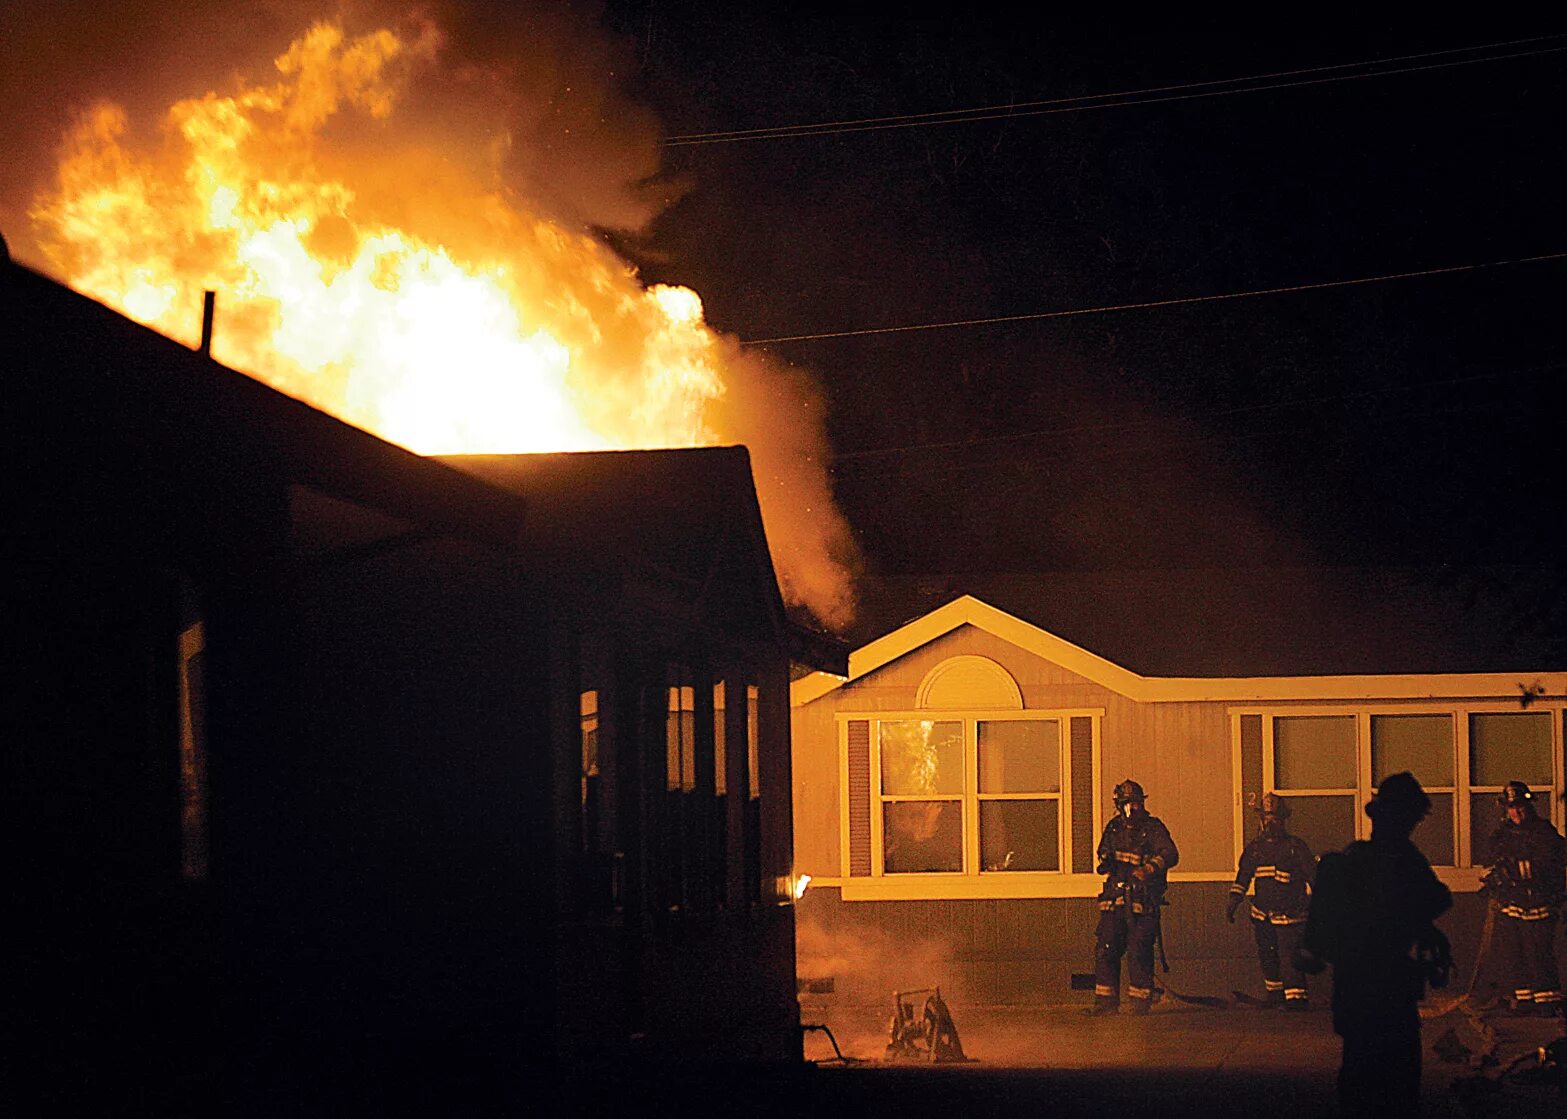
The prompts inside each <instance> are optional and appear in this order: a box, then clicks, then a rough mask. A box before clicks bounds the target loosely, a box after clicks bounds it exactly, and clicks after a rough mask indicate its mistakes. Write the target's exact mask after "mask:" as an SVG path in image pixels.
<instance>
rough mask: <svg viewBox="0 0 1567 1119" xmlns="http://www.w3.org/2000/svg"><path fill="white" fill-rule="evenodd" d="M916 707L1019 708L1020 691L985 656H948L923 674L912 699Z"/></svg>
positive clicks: (1015, 682)
mask: <svg viewBox="0 0 1567 1119" xmlns="http://www.w3.org/2000/svg"><path fill="white" fill-rule="evenodd" d="M914 702H915V704H916V706H919V707H922V708H924V707H940V708H982V709H985V710H991V711H994V710H1012V711H1021V710H1022V709H1023V692H1022V689H1020V688H1019V687H1018V686H1017V681H1016V680H1014V679H1012V674H1011V673H1010V672H1008V671H1007V670H1006V669H1004V668H1002V667H1001V666H1000V665H999V664H997V663H996V662H995V661H993V660H991V659H990V658H989V657H978V656H973V655H965V656H961V657H949V658H948V659H947V660H944V661H942V662H941V663H940V664H938V665H937V666H936V667H935V668H933V669H931V670H930V671H929V672H928V673H926V674H925V679H924V680H922V681H920V687H919V692H918V693H917V695H916V697H915V700H914Z"/></svg>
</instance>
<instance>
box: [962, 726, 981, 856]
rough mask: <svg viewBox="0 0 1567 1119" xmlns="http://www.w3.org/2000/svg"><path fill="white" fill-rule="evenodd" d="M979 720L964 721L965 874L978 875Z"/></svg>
mask: <svg viewBox="0 0 1567 1119" xmlns="http://www.w3.org/2000/svg"><path fill="white" fill-rule="evenodd" d="M979 868H980V862H979V720H978V719H964V720H963V873H964V874H978V873H979Z"/></svg>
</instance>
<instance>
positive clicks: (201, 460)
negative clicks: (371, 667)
mask: <svg viewBox="0 0 1567 1119" xmlns="http://www.w3.org/2000/svg"><path fill="white" fill-rule="evenodd" d="M0 304H3V305H4V307H5V313H6V316H7V317H6V321H5V323H4V328H3V330H0V354H3V357H4V361H3V363H0V364H3V366H4V368H5V371H6V389H7V394H8V400H7V412H8V413H9V414H10V418H11V420H12V422H13V423H17V424H24V425H28V428H29V430H30V432H31V434H32V437H33V441H34V445H35V446H37V447H38V448H40V451H41V454H40V460H41V461H39V462H38V463H37V464H36V468H37V469H39V470H43V471H50V470H52V471H54V472H55V475H54V476H53V477H44V476H40V477H36V478H29V479H27V480H26V484H27V485H29V486H30V487H31V488H33V490H34V491H35V493H37V495H38V496H39V499H40V506H39V508H40V510H44V509H45V508H46V506H47V498H46V493H45V491H47V489H48V488H49V487H50V485H51V484H52V483H58V482H59V480H60V475H61V474H62V473H63V472H64V471H65V470H66V469H67V468H68V467H69V465H70V464H71V463H72V462H80V461H82V460H83V456H82V454H81V452H82V450H83V449H84V448H89V447H94V446H101V445H103V444H104V443H106V442H107V443H112V444H113V445H114V446H117V447H121V448H124V449H125V450H126V451H127V452H129V453H134V454H137V455H140V456H142V457H144V458H147V459H148V460H156V461H157V462H158V463H159V464H160V469H163V470H165V471H167V472H168V473H169V474H170V476H171V477H178V476H181V475H180V472H182V471H183V472H184V473H183V476H187V477H188V476H195V475H201V474H205V475H214V476H219V477H223V478H228V479H232V480H235V481H236V482H237V483H239V484H241V485H242V484H243V480H244V479H245V478H246V477H248V476H258V475H261V474H262V473H264V472H265V473H267V474H269V475H271V476H274V477H276V478H277V479H278V480H280V481H283V482H288V483H295V484H298V485H301V486H308V487H311V488H313V489H315V490H317V491H319V492H320V493H323V494H326V495H328V496H329V497H332V498H336V499H338V500H340V501H345V502H352V503H354V504H356V505H359V506H361V507H365V508H371V509H376V510H379V511H380V512H382V513H385V514H387V515H389V516H391V517H394V518H397V519H398V520H400V521H403V522H406V523H408V524H411V525H413V526H415V527H417V528H419V529H422V530H434V531H437V532H441V533H445V534H450V535H453V536H457V537H460V538H468V539H473V540H476V541H478V542H481V543H486V544H490V545H493V546H497V547H502V548H512V547H516V546H517V544H518V542H519V538H520V535H521V533H522V530H523V524H524V503H523V502H522V501H520V500H519V499H518V498H517V497H516V496H514V495H513V494H509V493H506V492H504V491H502V490H498V489H495V488H493V487H491V486H487V485H485V484H483V483H482V482H479V481H477V480H475V479H474V478H472V477H470V476H468V475H466V474H463V473H461V472H460V471H457V470H454V469H452V468H451V467H449V466H446V465H444V464H442V463H439V462H434V461H432V460H430V459H426V458H423V457H421V456H419V455H416V454H413V453H412V452H410V451H407V450H404V449H403V448H401V447H398V446H395V445H393V444H391V443H388V442H386V441H385V440H383V439H380V438H378V437H376V436H374V435H371V434H370V433H368V432H365V431H362V430H360V429H359V428H356V427H353V426H352V425H350V424H347V423H344V422H342V421H341V420H338V419H335V418H334V417H332V416H329V415H327V414H326V413H324V412H321V411H318V410H317V409H315V408H312V407H311V406H309V405H308V404H305V403H304V402H302V401H299V400H295V399H294V398H292V397H290V396H287V395H285V394H284V393H281V392H279V391H277V390H276V389H273V388H271V387H270V386H268V385H265V384H262V383H261V382H260V381H257V380H255V379H253V378H251V377H248V376H246V375H245V374H243V373H240V372H237V371H236V370H233V369H230V368H228V367H227V366H224V365H221V364H219V363H218V362H216V361H214V360H212V359H211V358H210V357H209V356H207V355H206V354H203V353H200V352H197V351H194V350H191V349H188V348H187V347H185V346H183V345H181V344H180V343H178V342H175V341H174V340H172V339H170V338H167V337H165V336H164V335H161V334H159V333H157V332H156V331H153V330H150V329H148V328H146V327H144V326H141V325H140V324H138V323H135V322H133V321H131V320H130V319H128V318H126V317H124V316H123V315H121V314H119V313H118V312H115V311H113V310H110V309H109V308H108V307H105V306H103V305H102V304H100V303H97V302H95V301H94V300H92V299H89V298H87V297H86V296H83V295H80V294H78V293H76V292H74V291H72V290H70V289H69V288H67V287H65V286H64V285H62V284H59V283H57V282H55V281H53V280H51V279H48V278H46V277H44V276H42V275H39V274H38V273H36V272H33V271H31V270H30V269H28V268H25V267H23V266H22V265H19V264H15V263H11V262H8V261H5V260H4V259H3V258H0ZM219 314H220V315H221V308H220V309H219ZM44 461H52V463H53V465H51V466H48V467H46V466H44V465H43V462H44ZM101 468H103V464H100V465H99V466H98V467H94V469H101ZM108 480H109V479H107V478H106V479H105V481H108Z"/></svg>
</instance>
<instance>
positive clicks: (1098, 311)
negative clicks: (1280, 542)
mask: <svg viewBox="0 0 1567 1119" xmlns="http://www.w3.org/2000/svg"><path fill="white" fill-rule="evenodd" d="M1564 259H1567V252H1557V253H1541V254H1540V255H1538V256H1524V257H1517V258H1515V259H1512V260H1488V261H1484V262H1482V263H1479V264H1454V265H1450V266H1448V267H1445V268H1423V269H1420V270H1418V271H1413V272H1388V273H1384V274H1383V275H1380V276H1357V277H1355V278H1353V279H1349V280H1322V281H1320V282H1317V283H1310V284H1287V285H1285V286H1283V287H1274V288H1254V289H1252V290H1249V291H1227V292H1219V293H1216V294H1214V295H1189V296H1183V297H1181V298H1178V299H1151V300H1147V301H1145V302H1142V303H1115V304H1109V305H1106V306H1102V307H1074V308H1072V309H1070V310H1065V311H1032V312H1029V313H1027V314H1022V315H993V316H990V317H988V318H978V319H952V320H949V321H946V322H928V323H910V324H907V325H904V326H875V327H866V328H863V329H860V330H829V331H821V332H819V333H815V334H783V335H778V336H777V337H773V338H746V339H742V340H741V342H740V344H741V345H742V346H770V345H775V344H777V343H780V342H811V341H817V340H821V339H828V338H860V337H866V336H869V335H875V334H907V333H910V332H913V331H917V330H952V329H956V328H957V327H963V326H996V325H999V324H1001V323H1013V322H1038V321H1040V320H1043V319H1067V318H1076V317H1079V316H1083V315H1106V314H1111V313H1114V312H1119V311H1147V310H1152V309H1155V308H1159V307H1184V306H1188V305H1190V304H1193V303H1221V302H1226V301H1228V300H1234V299H1255V298H1257V297H1258V296H1263V295H1287V294H1289V293H1291V292H1300V291H1324V290H1327V289H1329V288H1345V287H1357V286H1360V285H1364V284H1380V283H1386V282H1387V281H1389V280H1413V279H1419V278H1421V277H1424V276H1449V275H1453V274H1455V273H1459V272H1478V271H1482V270H1484V269H1488V268H1504V267H1509V266H1511V265H1515V264H1539V263H1542V262H1545V261H1553V260H1564Z"/></svg>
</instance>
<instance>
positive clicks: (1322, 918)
mask: <svg viewBox="0 0 1567 1119" xmlns="http://www.w3.org/2000/svg"><path fill="white" fill-rule="evenodd" d="M1430 810H1431V800H1430V798H1429V797H1427V796H1426V794H1425V790H1424V789H1422V788H1421V787H1420V782H1418V781H1416V780H1415V778H1414V776H1413V775H1412V774H1409V773H1395V774H1394V775H1393V776H1391V777H1389V778H1387V779H1386V780H1385V781H1383V782H1382V785H1381V787H1380V788H1379V789H1378V790H1377V792H1376V795H1375V796H1374V797H1372V799H1371V802H1370V803H1369V804H1367V805H1366V815H1368V816H1370V817H1371V839H1370V840H1369V841H1364V840H1361V841H1357V842H1354V843H1351V844H1350V845H1349V846H1348V847H1346V848H1345V849H1344V850H1343V851H1342V852H1337V853H1330V854H1327V855H1324V856H1323V857H1322V862H1321V865H1320V866H1319V867H1318V868H1317V881H1316V887H1315V889H1314V891H1313V893H1312V899H1311V912H1310V915H1309V917H1308V919H1307V922H1306V936H1305V944H1304V946H1303V947H1302V949H1301V954H1300V964H1301V968H1302V970H1304V971H1306V972H1307V973H1309V974H1315V973H1316V972H1319V971H1321V970H1322V968H1323V965H1324V963H1330V964H1332V965H1333V1030H1334V1032H1335V1033H1337V1034H1338V1035H1339V1036H1340V1037H1342V1038H1343V1039H1344V1056H1343V1062H1342V1064H1341V1065H1340V1067H1339V1077H1338V1093H1339V1101H1340V1104H1341V1105H1342V1107H1343V1109H1344V1113H1345V1114H1346V1115H1355V1116H1372V1115H1377V1116H1410V1115H1416V1114H1418V1113H1419V1110H1420V1008H1419V1003H1420V999H1421V997H1422V996H1423V995H1424V994H1425V985H1426V983H1427V982H1429V983H1430V984H1431V985H1432V986H1433V987H1443V986H1446V984H1447V977H1448V974H1449V972H1450V970H1451V966H1452V957H1451V955H1450V954H1449V951H1448V945H1447V938H1446V937H1444V936H1443V935H1442V933H1441V932H1440V931H1438V929H1437V928H1436V926H1435V925H1433V924H1432V922H1433V921H1435V920H1436V918H1437V917H1438V916H1440V915H1441V914H1442V913H1444V912H1445V911H1446V910H1447V908H1448V907H1449V906H1450V905H1452V903H1453V898H1452V894H1450V893H1449V892H1448V889H1447V887H1446V886H1444V885H1442V883H1441V882H1439V881H1437V877H1436V874H1435V873H1433V872H1432V870H1431V864H1430V863H1428V862H1427V861H1426V857H1425V856H1424V855H1422V854H1421V853H1420V851H1419V849H1418V848H1416V847H1415V845H1414V844H1413V843H1411V842H1410V839H1409V835H1410V833H1411V832H1412V831H1414V829H1415V825H1416V824H1418V823H1419V822H1420V821H1421V820H1422V819H1424V818H1425V816H1426V813H1428V812H1429V811H1430Z"/></svg>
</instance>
